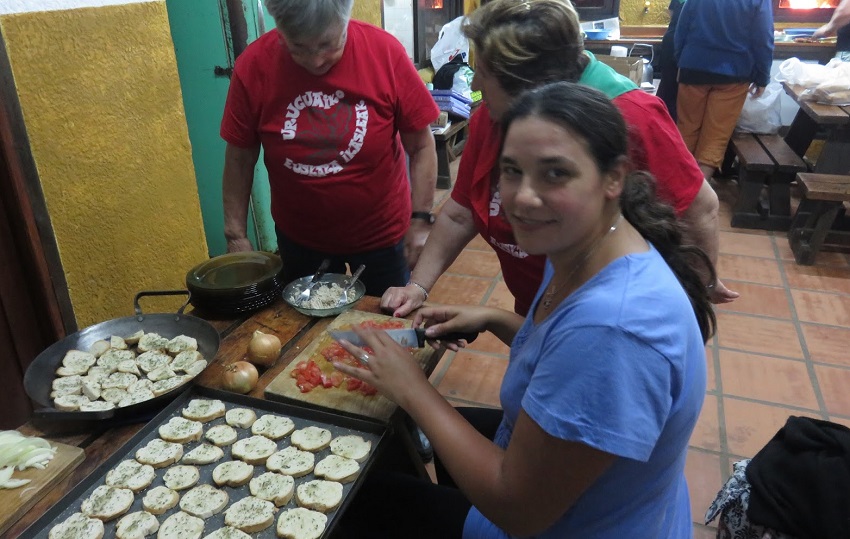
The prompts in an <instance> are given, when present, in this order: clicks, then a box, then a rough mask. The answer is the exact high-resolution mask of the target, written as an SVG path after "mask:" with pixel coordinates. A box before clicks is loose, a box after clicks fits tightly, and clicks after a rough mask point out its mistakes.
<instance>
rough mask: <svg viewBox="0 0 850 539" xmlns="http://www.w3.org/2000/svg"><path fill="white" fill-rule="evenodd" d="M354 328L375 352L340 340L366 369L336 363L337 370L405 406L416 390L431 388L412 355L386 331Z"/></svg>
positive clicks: (341, 344)
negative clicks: (368, 351)
mask: <svg viewBox="0 0 850 539" xmlns="http://www.w3.org/2000/svg"><path fill="white" fill-rule="evenodd" d="M352 330H353V331H354V332H355V333H357V334H358V335H359V336H360V337H361V338H362V339H363V341H364V342H365V343H366V346H368V347H369V348H371V349H372V352H371V353H367V352H366V351H365V350H363V349H362V348H360V347H359V346H355V345H353V344H351V343H350V342H348V341H346V340H341V341H339V344H340V346H342V347H343V348H345V349H346V351H348V353H350V354H351V355H353V356H354V357H356V358H358V359H359V360H360V362H361V363H364V364H365V365H366V368H364V369H360V368H357V367H352V366H351V365H346V364H345V363H339V362H334V364H333V365H334V367H336V369H337V370H338V371H340V372H342V373H344V374H347V375H349V376H353V377H354V378H357V379H359V380H362V381H364V382H366V383H368V384H369V385H371V386H373V387H375V388H377V389H378V391H380V392H381V394H382V395H384V396H385V397H386V398H388V399H390V400H391V401H393V402H395V403H397V404H398V405H400V406H401V407H402V408H405V406H406V404H407V403H408V402H409V400H410V396H411V395H413V394H414V393H415V392H416V391H420V390H422V389H423V388H424V386H428V387H430V385H431V384H430V382H428V378H426V377H425V373H424V372H423V371H422V367H420V366H419V363H418V362H417V361H416V359H415V358H414V357H413V355H412V354H411V353H410V352H409V351H408V350H406V349H405V348H402V347H401V346H400V345H399V344H398V343H396V342H395V341H394V340H392V339H391V338H390V337H389V335H387V334H386V332H385V331H383V330H379V329H364V328H359V327H354V328H352Z"/></svg>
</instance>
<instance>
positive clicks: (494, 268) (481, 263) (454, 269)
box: [446, 249, 502, 279]
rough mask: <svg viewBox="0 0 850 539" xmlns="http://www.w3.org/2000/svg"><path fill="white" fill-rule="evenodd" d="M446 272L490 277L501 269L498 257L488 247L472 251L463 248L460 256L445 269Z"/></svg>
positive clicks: (496, 274) (494, 275) (497, 273)
mask: <svg viewBox="0 0 850 539" xmlns="http://www.w3.org/2000/svg"><path fill="white" fill-rule="evenodd" d="M446 271H447V272H448V273H457V274H461V275H473V276H475V277H488V278H490V279H492V278H493V277H496V276H498V275H499V273H500V272H501V271H502V268H501V266H500V265H499V258H498V257H497V256H496V253H495V252H494V251H493V250H492V249H490V250H487V251H473V250H471V249H464V250H463V252H461V253H460V256H458V257H457V259H456V260H455V261H454V263H452V265H451V266H449V269H447V270H446Z"/></svg>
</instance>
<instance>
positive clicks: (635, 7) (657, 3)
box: [620, 0, 670, 26]
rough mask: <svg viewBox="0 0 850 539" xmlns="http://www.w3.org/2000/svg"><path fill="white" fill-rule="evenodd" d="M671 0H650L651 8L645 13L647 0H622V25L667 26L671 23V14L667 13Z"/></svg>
mask: <svg viewBox="0 0 850 539" xmlns="http://www.w3.org/2000/svg"><path fill="white" fill-rule="evenodd" d="M668 5H670V0H649V10H648V12H647V13H644V12H643V10H644V8H645V7H647V6H646V0H620V25H621V26H652V25H660V26H667V25H668V24H669V23H670V15H668V14H667V6H668Z"/></svg>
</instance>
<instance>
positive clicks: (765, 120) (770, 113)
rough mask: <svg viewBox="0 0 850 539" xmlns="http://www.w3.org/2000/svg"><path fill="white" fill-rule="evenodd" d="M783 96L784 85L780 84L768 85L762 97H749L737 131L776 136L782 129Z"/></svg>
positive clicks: (736, 128)
mask: <svg viewBox="0 0 850 539" xmlns="http://www.w3.org/2000/svg"><path fill="white" fill-rule="evenodd" d="M781 96H782V85H781V84H779V83H778V82H771V83H770V84H768V85H767V86H766V87H765V89H764V92H763V93H762V94H761V97H753V96H752V95H747V100H746V101H744V108H743V109H741V115H740V116H739V117H738V124H737V125H736V126H735V131H737V132H740V133H758V134H762V135H766V134H769V135H775V134H776V133H777V132H779V128H780V127H782V107H781V101H780V99H779V98H780V97H781Z"/></svg>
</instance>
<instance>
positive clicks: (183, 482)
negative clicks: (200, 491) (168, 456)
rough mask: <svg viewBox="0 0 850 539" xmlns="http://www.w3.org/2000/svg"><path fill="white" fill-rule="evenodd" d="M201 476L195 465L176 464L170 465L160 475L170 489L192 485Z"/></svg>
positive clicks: (184, 488)
mask: <svg viewBox="0 0 850 539" xmlns="http://www.w3.org/2000/svg"><path fill="white" fill-rule="evenodd" d="M200 478H201V472H200V471H198V468H197V467H195V466H187V465H185V464H177V465H175V466H171V467H170V468H168V469H167V470H166V471H165V474H163V476H162V482H163V483H165V486H166V487H168V488H170V489H171V490H186V489H187V488H191V487H194V486H195V485H196V484H197V483H198V480H199V479H200Z"/></svg>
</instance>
